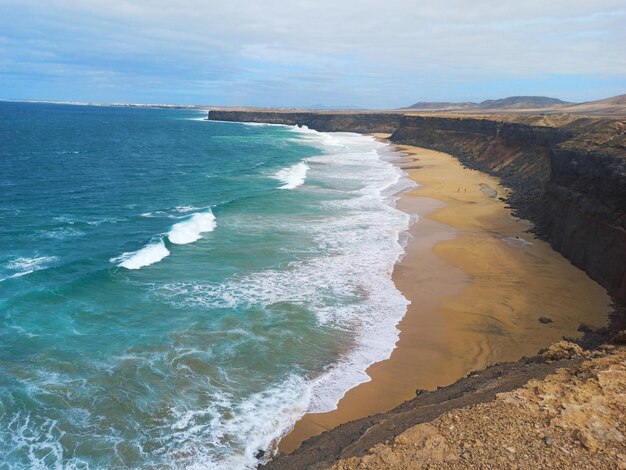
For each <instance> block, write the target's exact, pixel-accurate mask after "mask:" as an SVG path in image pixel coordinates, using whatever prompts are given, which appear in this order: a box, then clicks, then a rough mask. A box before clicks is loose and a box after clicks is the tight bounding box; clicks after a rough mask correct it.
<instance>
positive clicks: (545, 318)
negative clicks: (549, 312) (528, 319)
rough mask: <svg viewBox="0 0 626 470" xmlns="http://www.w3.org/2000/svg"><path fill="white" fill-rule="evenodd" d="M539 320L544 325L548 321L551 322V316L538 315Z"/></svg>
mask: <svg viewBox="0 0 626 470" xmlns="http://www.w3.org/2000/svg"><path fill="white" fill-rule="evenodd" d="M539 321H540V322H541V323H543V324H544V325H546V324H548V323H552V318H550V317H539Z"/></svg>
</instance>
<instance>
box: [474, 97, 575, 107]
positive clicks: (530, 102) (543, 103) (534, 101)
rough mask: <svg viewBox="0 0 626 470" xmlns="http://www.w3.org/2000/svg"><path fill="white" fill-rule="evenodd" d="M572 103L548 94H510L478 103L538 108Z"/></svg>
mask: <svg viewBox="0 0 626 470" xmlns="http://www.w3.org/2000/svg"><path fill="white" fill-rule="evenodd" d="M570 104H574V103H570V102H567V101H562V100H559V99H557V98H549V97H547V96H510V97H508V98H502V99H500V100H486V101H483V102H481V103H479V104H478V107H479V108H481V109H537V108H553V107H555V106H567V105H570Z"/></svg>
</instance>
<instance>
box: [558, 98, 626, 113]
mask: <svg viewBox="0 0 626 470" xmlns="http://www.w3.org/2000/svg"><path fill="white" fill-rule="evenodd" d="M561 111H562V112H564V113H575V114H594V115H601V116H626V95H618V96H612V97H611V98H606V99H604V100H597V101H587V102H585V103H579V104H573V105H571V106H566V107H564V108H562V109H561Z"/></svg>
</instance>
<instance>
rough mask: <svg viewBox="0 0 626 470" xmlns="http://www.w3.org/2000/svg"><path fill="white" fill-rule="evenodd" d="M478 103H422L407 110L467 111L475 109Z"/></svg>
mask: <svg viewBox="0 0 626 470" xmlns="http://www.w3.org/2000/svg"><path fill="white" fill-rule="evenodd" d="M477 106H478V103H471V102H465V103H448V102H445V101H432V102H431V101H420V102H418V103H415V104H414V105H411V106H409V107H408V108H406V109H431V110H446V109H467V108H475V107H477Z"/></svg>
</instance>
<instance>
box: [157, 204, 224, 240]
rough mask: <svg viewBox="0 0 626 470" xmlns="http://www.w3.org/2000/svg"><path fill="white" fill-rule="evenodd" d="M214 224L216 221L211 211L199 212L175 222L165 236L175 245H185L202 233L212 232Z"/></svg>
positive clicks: (200, 236)
mask: <svg viewBox="0 0 626 470" xmlns="http://www.w3.org/2000/svg"><path fill="white" fill-rule="evenodd" d="M216 226H217V222H216V221H215V216H214V215H213V213H212V212H200V213H197V214H194V215H193V216H191V218H189V219H187V220H185V221H183V222H179V223H177V224H175V225H174V226H173V227H172V229H171V230H170V231H169V233H168V234H167V238H168V239H169V241H170V242H172V243H174V244H176V245H186V244H187V243H193V242H195V241H196V240H199V239H200V238H202V234H203V233H205V232H212V231H213V230H215V227H216Z"/></svg>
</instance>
